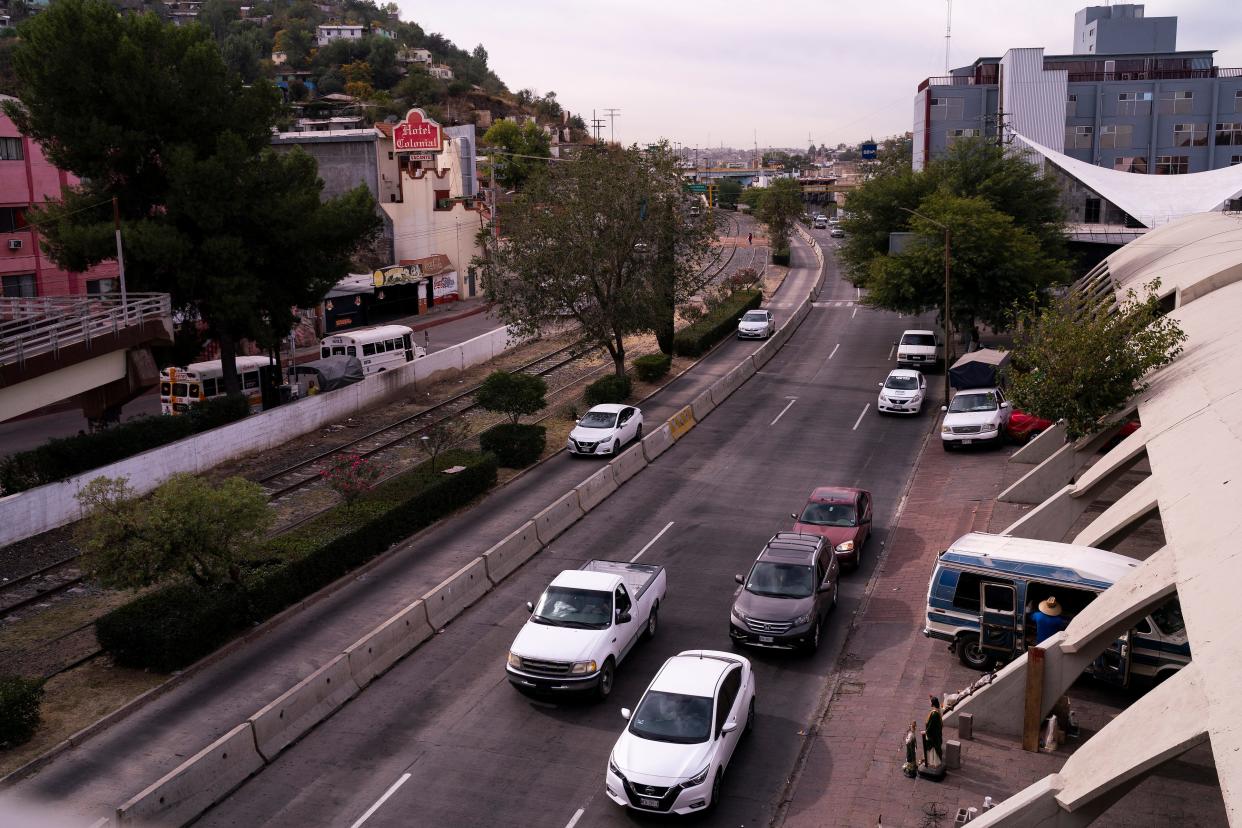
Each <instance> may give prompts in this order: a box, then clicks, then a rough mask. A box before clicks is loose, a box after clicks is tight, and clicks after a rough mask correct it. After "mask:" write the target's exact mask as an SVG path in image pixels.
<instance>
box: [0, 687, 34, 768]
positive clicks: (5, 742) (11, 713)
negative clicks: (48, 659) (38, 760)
mask: <svg viewBox="0 0 1242 828" xmlns="http://www.w3.org/2000/svg"><path fill="white" fill-rule="evenodd" d="M42 700H43V682H41V681H38V680H36V679H27V678H22V677H21V676H0V750H4V749H7V748H13V747H17V746H18V745H20V744H23V743H24V742H29V741H30V737H31V736H33V735H34V732H35V728H37V727H38V726H39V702H41V701H42Z"/></svg>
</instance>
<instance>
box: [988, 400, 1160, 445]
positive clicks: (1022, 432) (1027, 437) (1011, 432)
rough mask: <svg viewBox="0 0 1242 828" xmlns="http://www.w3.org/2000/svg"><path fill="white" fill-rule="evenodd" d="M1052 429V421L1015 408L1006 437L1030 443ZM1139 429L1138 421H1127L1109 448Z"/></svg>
mask: <svg viewBox="0 0 1242 828" xmlns="http://www.w3.org/2000/svg"><path fill="white" fill-rule="evenodd" d="M1050 428H1052V420H1045V419H1044V418H1043V417H1037V416H1035V415H1034V414H1027V413H1026V412H1025V411H1019V410H1018V409H1016V408H1015V409H1013V410H1012V411H1011V412H1010V414H1009V422H1008V423H1007V424H1006V425H1005V435H1006V436H1007V437H1008V438H1009V439H1010V440H1012V441H1013V442H1015V443H1029V442H1031V441H1032V440H1034V439H1035V438H1036V437H1038V436H1039V435H1041V434H1043V433H1044V432H1045V431H1047V430H1048V429H1050ZM1138 428H1139V422H1138V420H1126V421H1125V422H1124V423H1123V424H1122V426H1121V429H1120V430H1119V431H1118V432H1117V435H1116V436H1115V437H1114V438H1113V440H1112V441H1110V443H1109V445H1108V446H1107V447H1110V448H1111V447H1112V446H1114V445H1116V444H1117V443H1118V442H1120V441H1122V440H1124V439H1125V438H1127V437H1129V436H1130V435H1131V434H1133V433H1134V432H1136V431H1138Z"/></svg>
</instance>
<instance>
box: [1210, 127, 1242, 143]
mask: <svg viewBox="0 0 1242 828" xmlns="http://www.w3.org/2000/svg"><path fill="white" fill-rule="evenodd" d="M1216 146H1218V147H1242V122H1239V121H1234V122H1231V123H1224V124H1217V125H1216Z"/></svg>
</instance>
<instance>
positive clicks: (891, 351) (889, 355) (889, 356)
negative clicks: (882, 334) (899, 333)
mask: <svg viewBox="0 0 1242 828" xmlns="http://www.w3.org/2000/svg"><path fill="white" fill-rule="evenodd" d="M895 350H897V346H896V345H895V344H894V345H893V347H891V348H889V349H888V358H889V359H892V358H893V351H895Z"/></svg>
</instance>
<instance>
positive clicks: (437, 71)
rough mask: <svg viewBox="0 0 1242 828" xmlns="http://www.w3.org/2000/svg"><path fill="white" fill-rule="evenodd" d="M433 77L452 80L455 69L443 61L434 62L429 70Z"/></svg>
mask: <svg viewBox="0 0 1242 828" xmlns="http://www.w3.org/2000/svg"><path fill="white" fill-rule="evenodd" d="M427 72H428V74H430V75H431V76H432V77H433V78H439V79H440V80H448V81H451V80H452V79H453V70H452V69H450V68H449V67H447V66H445V65H444V64H443V63H434V64H432V65H431V68H429V69H428V70H427Z"/></svg>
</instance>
